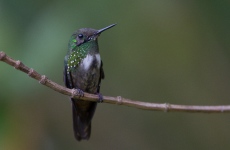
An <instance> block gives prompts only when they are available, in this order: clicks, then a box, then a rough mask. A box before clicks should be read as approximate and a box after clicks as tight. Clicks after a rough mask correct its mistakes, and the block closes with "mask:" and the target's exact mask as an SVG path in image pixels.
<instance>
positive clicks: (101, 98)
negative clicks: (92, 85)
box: [97, 93, 103, 103]
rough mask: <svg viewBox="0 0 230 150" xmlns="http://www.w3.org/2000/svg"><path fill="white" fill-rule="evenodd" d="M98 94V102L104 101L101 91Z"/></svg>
mask: <svg viewBox="0 0 230 150" xmlns="http://www.w3.org/2000/svg"><path fill="white" fill-rule="evenodd" d="M97 95H98V101H97V102H98V103H102V102H103V95H102V94H101V93H97Z"/></svg>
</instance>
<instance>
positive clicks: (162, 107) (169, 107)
mask: <svg viewBox="0 0 230 150" xmlns="http://www.w3.org/2000/svg"><path fill="white" fill-rule="evenodd" d="M0 61H3V62H5V63H7V64H9V65H11V66H13V67H14V68H15V69H18V70H20V71H22V72H24V73H26V74H28V75H29V76H30V77H31V78H34V79H36V80H38V81H39V83H41V84H43V85H45V86H47V87H49V88H51V89H53V90H55V91H57V92H59V93H62V94H64V95H68V96H70V97H73V98H78V99H81V100H86V101H94V102H96V101H98V96H97V95H94V94H89V93H84V96H82V97H79V96H80V95H79V93H78V91H76V90H75V89H68V88H65V87H63V86H61V85H59V84H57V83H55V82H53V81H51V80H50V79H48V78H47V77H46V76H45V75H40V74H39V73H37V72H36V71H35V70H34V69H32V68H29V67H27V66H25V65H24V64H23V63H22V62H21V61H19V60H17V61H15V60H14V59H12V58H10V57H8V56H7V55H6V54H5V53H4V52H0ZM103 102H105V103H110V104H118V105H125V106H130V107H135V108H139V109H144V110H155V111H164V112H171V111H175V112H203V113H220V112H230V105H222V106H195V105H175V104H169V103H165V104H160V103H147V102H140V101H134V100H130V99H126V98H123V97H121V96H117V97H110V96H103Z"/></svg>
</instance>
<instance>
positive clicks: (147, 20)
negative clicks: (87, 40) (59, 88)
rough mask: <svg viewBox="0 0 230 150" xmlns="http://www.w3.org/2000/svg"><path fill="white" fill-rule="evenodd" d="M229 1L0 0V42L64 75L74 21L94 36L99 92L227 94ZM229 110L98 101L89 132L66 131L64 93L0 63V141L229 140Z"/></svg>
mask: <svg viewBox="0 0 230 150" xmlns="http://www.w3.org/2000/svg"><path fill="white" fill-rule="evenodd" d="M229 18H230V2H229V1H227V0H222V1H183V0H179V1H171V0H166V1H161V0H142V1H138V0H134V1H128V0H127V1H106V0H99V1H73V0H71V1H60V0H58V1H51V0H50V1H49V0H40V1H28V0H20V1H16V0H1V1H0V50H1V51H5V52H6V53H7V54H8V55H10V56H11V57H13V58H15V59H19V60H21V61H22V62H24V63H25V64H26V65H28V66H29V67H32V68H34V69H35V70H37V71H38V72H40V73H41V74H45V75H47V76H48V77H49V78H50V79H52V80H54V81H56V82H57V83H60V84H63V81H62V70H63V59H64V56H65V54H66V51H67V43H68V40H69V38H70V35H71V34H72V32H73V31H74V30H76V29H78V28H82V27H91V28H96V29H99V28H102V27H105V26H107V25H110V24H112V23H118V25H117V26H116V27H114V28H112V29H110V30H108V31H106V32H105V33H103V34H102V35H101V36H100V38H99V45H100V52H101V57H102V59H103V62H104V70H105V75H106V78H105V80H103V81H102V89H101V92H102V94H103V95H110V96H117V95H122V96H124V97H127V98H131V99H135V100H140V101H149V102H159V103H164V102H167V103H177V104H196V105H221V104H229V103H230V101H229V100H230V92H229V89H230V80H229V77H230V51H229V50H230V42H229V41H230V28H229V27H230V19H229ZM229 124H230V119H229V114H225V115H223V114H186V113H164V112H151V111H143V110H138V109H134V108H129V107H123V106H116V105H108V104H99V105H98V108H97V110H96V113H95V116H94V119H93V124H92V134H91V138H90V140H89V141H87V142H86V141H82V142H77V141H76V140H75V139H74V136H73V132H72V118H71V106H70V102H69V101H68V97H66V96H63V95H61V94H59V93H56V92H54V91H52V90H50V89H48V88H46V87H44V86H41V85H39V84H38V82H37V81H34V80H32V79H30V78H28V76H27V75H25V74H23V73H21V72H19V71H17V70H15V69H13V68H12V67H10V66H8V65H6V64H4V63H0V149H1V150H32V149H33V150H63V149H68V150H75V149H87V150H88V149H102V150H103V149H106V150H107V149H120V150H122V149H125V150H127V149H132V150H136V149H151V150H152V149H156V150H165V149H177V150H178V149H183V150H184V149H186V150H194V149H196V150H204V149H230V143H229V134H230V126H229Z"/></svg>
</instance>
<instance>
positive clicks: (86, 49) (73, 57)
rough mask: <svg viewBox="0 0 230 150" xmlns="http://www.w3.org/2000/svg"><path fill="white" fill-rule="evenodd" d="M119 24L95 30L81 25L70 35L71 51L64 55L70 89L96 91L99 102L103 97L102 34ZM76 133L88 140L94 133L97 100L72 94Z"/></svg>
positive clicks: (77, 136)
mask: <svg viewBox="0 0 230 150" xmlns="http://www.w3.org/2000/svg"><path fill="white" fill-rule="evenodd" d="M115 25H116V24H112V25H109V26H107V27H105V28H102V29H99V30H96V29H92V28H81V29H79V30H77V31H75V32H74V33H73V34H72V36H71V37H70V40H69V44H68V52H67V55H66V56H65V58H64V71H63V74H64V77H63V79H64V82H65V86H66V87H67V88H70V89H77V90H78V92H79V93H83V92H87V93H91V94H97V95H98V97H99V101H98V102H102V101H103V98H102V95H101V94H100V83H101V79H104V78H105V74H104V70H103V64H102V60H101V56H100V54H99V47H98V40H97V39H98V37H99V35H100V34H101V33H102V32H104V31H106V30H107V29H110V28H112V27H114V26H115ZM71 102H72V115H73V129H74V136H75V138H76V139H77V140H78V141H81V140H88V139H89V138H90V133H91V121H92V118H93V115H94V112H95V109H96V106H97V102H90V101H83V100H80V99H73V98H71Z"/></svg>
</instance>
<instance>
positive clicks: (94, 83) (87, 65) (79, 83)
mask: <svg viewBox="0 0 230 150" xmlns="http://www.w3.org/2000/svg"><path fill="white" fill-rule="evenodd" d="M100 63H101V60H100V62H99V60H98V59H97V58H96V56H90V57H86V58H85V59H83V61H82V63H81V64H80V65H79V66H78V68H77V69H75V71H73V72H72V76H74V77H73V78H74V79H75V80H74V81H75V82H74V85H75V88H78V89H81V90H83V91H84V92H88V93H93V94H95V93H97V89H98V84H99V80H100V67H98V66H99V65H100Z"/></svg>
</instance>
